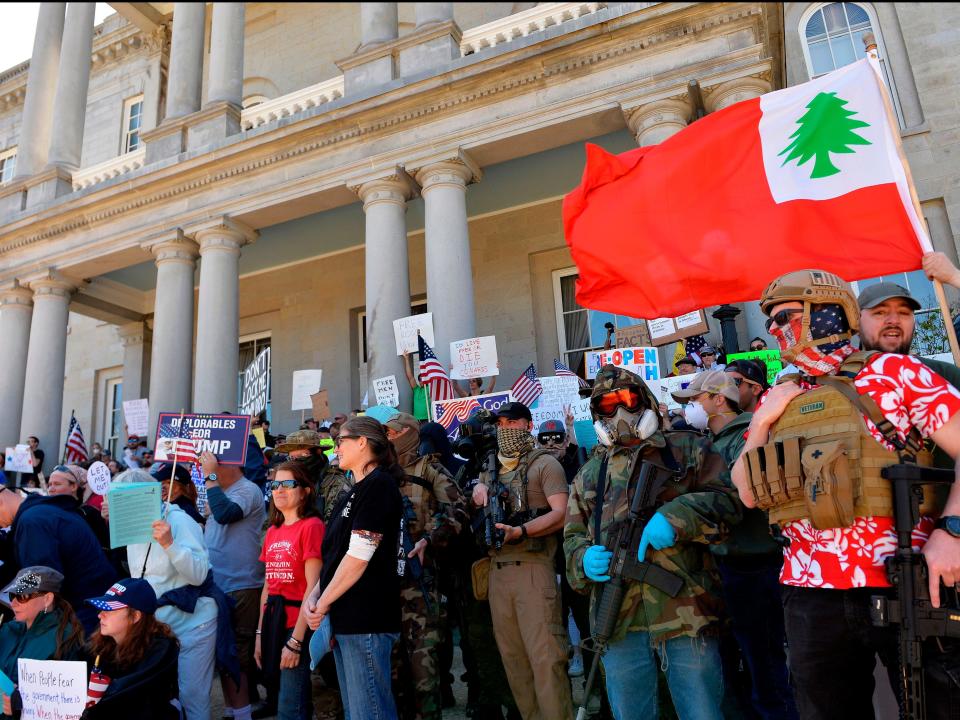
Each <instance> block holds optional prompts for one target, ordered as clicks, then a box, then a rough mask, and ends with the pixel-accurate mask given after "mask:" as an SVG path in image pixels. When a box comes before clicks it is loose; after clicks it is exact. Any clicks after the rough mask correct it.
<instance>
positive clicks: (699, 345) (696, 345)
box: [684, 335, 707, 365]
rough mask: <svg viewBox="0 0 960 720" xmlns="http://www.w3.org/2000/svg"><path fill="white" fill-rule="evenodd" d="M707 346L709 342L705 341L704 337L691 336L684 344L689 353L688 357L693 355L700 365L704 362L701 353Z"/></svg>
mask: <svg viewBox="0 0 960 720" xmlns="http://www.w3.org/2000/svg"><path fill="white" fill-rule="evenodd" d="M706 346H707V341H706V340H705V339H704V337H703V335H691V336H690V337H688V338H687V341H686V342H685V343H684V349H685V350H686V351H687V355H692V356H693V358H694V359H695V360H696V361H697V364H698V365H699V364H702V361H701V360H700V351H701V350H703V349H704V348H705V347H706Z"/></svg>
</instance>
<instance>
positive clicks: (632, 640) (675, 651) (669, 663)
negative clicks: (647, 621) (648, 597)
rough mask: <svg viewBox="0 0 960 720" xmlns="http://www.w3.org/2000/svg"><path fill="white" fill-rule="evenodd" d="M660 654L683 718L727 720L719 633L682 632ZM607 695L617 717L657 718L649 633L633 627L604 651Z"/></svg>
mask: <svg viewBox="0 0 960 720" xmlns="http://www.w3.org/2000/svg"><path fill="white" fill-rule="evenodd" d="M657 654H659V655H660V665H661V667H662V668H663V670H664V672H665V673H666V676H667V685H668V686H669V687H670V697H671V698H673V706H674V708H676V711H677V717H679V718H680V720H722V715H721V713H720V703H721V701H722V696H723V676H722V673H721V669H720V652H719V642H718V641H717V638H715V637H712V636H705V637H698V638H691V637H686V636H684V637H677V638H672V639H670V640H666V641H665V642H663V643H661V645H660V647H659V649H658V650H657ZM603 669H604V672H605V673H606V680H607V697H608V698H609V699H610V709H611V710H612V712H613V717H614V718H615V719H616V720H656V718H657V658H656V656H655V655H654V651H653V648H651V647H650V636H649V634H647V633H645V632H630V633H627V636H626V637H625V638H624V639H623V640H621V641H620V642H617V643H614V644H612V645H611V646H610V647H609V649H608V650H607V654H606V655H604V656H603Z"/></svg>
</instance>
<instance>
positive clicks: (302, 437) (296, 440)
mask: <svg viewBox="0 0 960 720" xmlns="http://www.w3.org/2000/svg"><path fill="white" fill-rule="evenodd" d="M312 447H320V433H318V432H317V431H316V430H294V431H293V432H292V433H290V434H289V435H287V436H286V437H285V438H284V439H283V442H280V443H277V445H276V446H275V448H276V451H277V452H281V453H288V452H290V451H291V450H302V449H304V448H312Z"/></svg>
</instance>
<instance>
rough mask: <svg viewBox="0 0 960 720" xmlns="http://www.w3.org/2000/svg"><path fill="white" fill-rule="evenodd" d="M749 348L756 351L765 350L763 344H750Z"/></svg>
mask: <svg viewBox="0 0 960 720" xmlns="http://www.w3.org/2000/svg"><path fill="white" fill-rule="evenodd" d="M750 349H751V350H753V351H754V352H756V351H757V350H766V347H764V346H763V345H751V346H750Z"/></svg>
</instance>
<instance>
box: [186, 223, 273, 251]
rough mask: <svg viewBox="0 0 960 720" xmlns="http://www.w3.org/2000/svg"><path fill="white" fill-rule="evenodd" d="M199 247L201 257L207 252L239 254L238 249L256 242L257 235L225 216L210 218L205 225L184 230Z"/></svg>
mask: <svg viewBox="0 0 960 720" xmlns="http://www.w3.org/2000/svg"><path fill="white" fill-rule="evenodd" d="M186 232H187V234H189V235H193V238H194V240H196V242H197V244H198V245H199V246H200V255H201V257H202V256H203V255H204V253H206V252H207V251H209V250H214V251H218V250H219V251H224V252H232V253H236V254H237V255H239V254H240V248H242V247H243V246H244V245H250V244H252V243H254V242H256V240H257V237H258V236H259V233H258V232H257V231H256V230H254V229H253V228H252V227H250V226H249V225H247V224H245V223H242V222H240V221H239V220H234V219H233V218H230V217H228V216H226V215H222V216H220V217H217V218H212V219H211V220H208V221H207V222H205V223H201V224H198V225H192V226H190V228H188V229H187V230H186Z"/></svg>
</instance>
